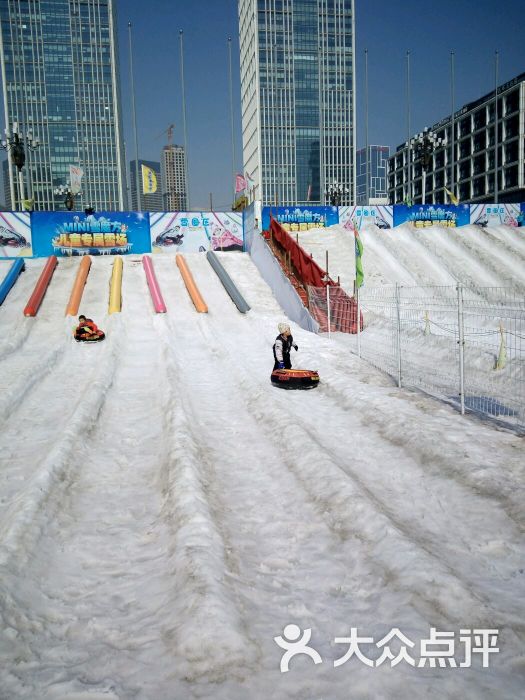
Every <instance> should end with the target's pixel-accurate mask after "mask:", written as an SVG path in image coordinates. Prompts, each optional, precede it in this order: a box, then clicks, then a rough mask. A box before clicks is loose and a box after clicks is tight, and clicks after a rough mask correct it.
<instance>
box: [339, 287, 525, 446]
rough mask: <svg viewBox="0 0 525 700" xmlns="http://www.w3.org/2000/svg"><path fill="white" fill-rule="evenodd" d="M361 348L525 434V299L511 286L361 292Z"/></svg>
mask: <svg viewBox="0 0 525 700" xmlns="http://www.w3.org/2000/svg"><path fill="white" fill-rule="evenodd" d="M358 306H359V310H360V312H362V313H363V316H364V329H363V330H362V331H361V332H360V333H358V334H357V335H356V336H353V339H352V343H353V349H354V351H355V352H356V353H357V354H359V355H360V356H361V357H363V358H364V359H366V360H368V361H369V362H371V363H372V364H374V365H375V366H376V367H378V368H380V369H381V370H384V371H385V372H388V374H390V375H392V376H393V377H394V378H395V379H396V381H397V383H398V385H399V386H407V387H417V388H419V389H422V390H423V391H425V392H427V393H428V394H431V395H433V396H437V397H439V398H441V399H445V400H446V401H448V402H450V403H453V404H454V405H457V407H458V408H459V409H460V410H461V412H462V413H464V412H465V410H467V411H474V412H477V413H480V414H483V415H485V416H490V417H491V418H493V419H497V420H499V421H502V422H504V423H505V424H507V425H510V426H512V427H514V428H517V429H518V430H519V431H520V432H522V431H525V297H524V296H523V295H522V296H519V295H518V294H517V293H516V292H515V291H513V290H511V289H508V288H504V287H477V288H475V289H469V288H466V287H463V286H461V285H458V286H457V287H450V286H449V287H403V286H399V285H396V286H388V287H386V286H385V287H376V288H370V289H368V288H366V287H365V288H362V289H361V290H360V291H359V298H358Z"/></svg>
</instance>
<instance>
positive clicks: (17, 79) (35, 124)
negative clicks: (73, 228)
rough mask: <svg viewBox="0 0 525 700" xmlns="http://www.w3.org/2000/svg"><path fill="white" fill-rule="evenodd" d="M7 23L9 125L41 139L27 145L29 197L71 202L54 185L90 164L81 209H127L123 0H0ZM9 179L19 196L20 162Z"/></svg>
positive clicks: (48, 205) (1, 46)
mask: <svg viewBox="0 0 525 700" xmlns="http://www.w3.org/2000/svg"><path fill="white" fill-rule="evenodd" d="M0 23H1V27H0V56H1V67H2V83H3V99H4V110H5V121H6V124H8V125H10V127H11V128H12V126H13V124H14V123H17V124H18V129H19V130H20V132H22V133H24V134H25V133H26V132H27V131H31V132H32V133H33V135H35V136H38V138H39V140H40V143H41V145H40V147H39V148H37V149H36V150H35V151H32V152H30V151H29V150H28V149H26V165H25V167H24V169H23V173H24V174H25V190H26V196H28V195H29V194H31V193H32V195H33V197H34V200H35V208H37V209H55V208H61V207H63V199H64V197H63V195H54V192H53V191H54V189H55V188H56V187H58V186H60V185H65V184H66V182H67V180H68V179H69V166H70V165H76V166H80V167H81V168H82V169H83V171H84V176H83V180H82V195H81V196H80V197H77V198H76V201H77V207H78V208H84V207H87V206H92V207H94V208H95V209H97V210H104V209H106V210H115V209H122V208H123V206H124V197H125V179H124V158H123V148H122V128H121V112H120V96H119V89H118V58H117V35H116V26H115V24H116V17H115V0H89V2H86V1H85V0H23V1H22V0H0ZM9 181H10V189H11V193H12V200H13V202H14V201H17V202H18V192H17V177H16V170H15V169H14V167H13V166H11V167H10V168H9Z"/></svg>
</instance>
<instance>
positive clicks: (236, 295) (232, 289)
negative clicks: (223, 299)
mask: <svg viewBox="0 0 525 700" xmlns="http://www.w3.org/2000/svg"><path fill="white" fill-rule="evenodd" d="M206 257H207V258H208V262H209V263H210V265H211V266H212V267H213V269H214V271H215V272H216V274H217V277H218V278H219V279H220V281H221V283H222V286H223V287H224V289H225V290H226V291H227V292H228V294H229V295H230V298H231V300H232V301H233V303H234V304H235V306H236V307H237V308H238V309H239V311H240V312H241V314H245V313H246V312H247V311H249V310H250V307H249V305H248V303H247V302H246V299H245V298H244V297H243V296H242V294H241V293H240V292H239V290H238V289H237V287H236V286H235V282H234V281H233V280H232V278H231V277H230V275H229V274H228V273H227V272H226V270H225V269H224V267H223V266H222V265H221V263H220V262H219V259H218V258H217V256H216V255H215V253H214V252H213V251H212V250H209V251H208V252H207V253H206Z"/></svg>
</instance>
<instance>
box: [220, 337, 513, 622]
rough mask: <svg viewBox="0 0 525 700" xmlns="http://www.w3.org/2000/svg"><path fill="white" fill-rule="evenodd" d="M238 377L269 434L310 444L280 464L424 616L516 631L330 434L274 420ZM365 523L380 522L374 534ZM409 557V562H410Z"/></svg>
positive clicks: (246, 382)
mask: <svg viewBox="0 0 525 700" xmlns="http://www.w3.org/2000/svg"><path fill="white" fill-rule="evenodd" d="M207 341H208V343H209V344H210V346H211V345H212V344H213V343H214V339H213V337H212V336H211V335H210V336H209V337H208V338H207ZM215 346H216V343H215ZM216 351H218V352H220V348H219V347H216ZM227 358H228V355H225V359H227ZM240 382H241V384H242V385H243V387H245V389H246V392H245V396H246V402H245V407H246V409H247V410H248V411H249V412H250V413H252V415H254V416H255V417H256V419H257V420H259V421H260V423H261V425H263V426H264V427H265V429H266V430H267V432H268V439H273V440H275V439H276V438H277V440H278V441H282V442H287V441H288V440H290V438H292V439H293V442H294V443H295V444H304V445H305V446H306V445H308V448H307V452H308V457H304V458H303V457H300V458H299V457H296V458H295V459H293V460H291V459H290V458H289V456H287V455H283V461H284V462H285V463H286V466H287V467H288V468H289V469H291V470H292V471H293V472H294V474H295V475H296V476H297V478H298V480H299V481H300V482H301V484H302V486H303V488H304V489H305V490H306V492H307V493H308V494H309V496H310V498H311V499H312V501H313V502H314V503H316V504H317V506H318V507H320V511H321V512H322V513H323V516H324V517H325V518H326V520H327V522H328V524H329V526H330V527H331V528H332V529H333V530H334V532H336V533H338V534H339V535H340V536H341V537H342V538H343V539H346V538H348V537H351V536H352V535H354V534H357V536H358V537H359V538H360V539H362V540H363V541H365V542H367V543H368V545H369V546H370V549H371V550H372V551H373V555H372V556H373V557H375V558H376V560H378V561H379V562H381V565H382V567H383V568H384V569H386V571H387V578H393V579H395V580H397V581H398V584H399V585H400V586H401V587H403V586H404V585H405V580H406V578H407V575H408V576H409V578H410V584H411V585H412V586H413V588H414V590H415V593H416V595H417V596H418V597H419V599H420V604H421V606H422V610H423V612H424V614H426V615H427V616H429V617H430V618H432V616H435V614H436V613H437V614H439V615H440V617H441V618H444V619H445V620H446V621H447V622H450V621H452V620H453V621H458V620H459V621H461V622H463V621H464V620H465V618H466V617H467V619H472V620H480V621H481V622H483V624H487V620H489V621H490V623H491V624H492V621H493V620H494V618H495V617H496V618H498V619H500V620H501V621H504V622H505V624H507V625H508V626H510V627H512V628H513V629H515V630H520V629H521V627H522V626H523V625H522V623H521V622H520V623H517V624H516V623H515V620H514V619H513V617H512V615H510V614H509V615H507V614H506V613H501V612H499V611H497V610H494V609H493V608H492V607H491V604H490V602H489V601H488V600H487V599H486V597H485V596H484V595H482V594H481V593H479V592H474V591H472V589H471V586H472V581H470V580H464V578H463V576H462V575H461V574H460V573H459V572H458V571H457V569H455V568H454V567H453V566H451V565H450V564H449V562H447V561H446V560H445V559H443V558H442V555H441V554H440V551H439V547H436V545H435V543H433V542H432V540H431V539H428V538H425V537H423V536H422V537H419V536H418V537H417V538H415V537H414V533H413V530H412V529H411V528H410V527H409V526H407V524H406V523H405V522H404V520H403V519H402V518H401V519H400V517H399V516H398V514H397V513H395V512H394V511H392V510H391V509H390V508H389V507H388V506H387V504H386V503H385V502H384V501H383V500H382V499H381V498H380V497H379V496H378V495H377V494H376V493H375V492H374V491H372V490H371V489H370V488H369V487H368V486H367V485H366V483H365V481H364V480H363V479H362V478H361V477H360V476H359V475H358V474H357V472H356V471H355V470H354V469H350V468H349V460H348V459H343V461H341V457H340V455H338V454H337V453H336V452H334V448H333V447H332V446H331V445H330V443H329V442H327V439H326V438H324V439H323V438H321V437H320V436H319V435H318V428H317V426H316V424H312V423H311V422H310V425H309V421H308V420H307V419H305V416H304V415H301V418H300V420H301V422H302V423H303V424H304V423H306V425H309V428H308V429H307V428H305V427H303V425H301V424H299V423H298V422H296V421H297V416H290V415H288V414H289V410H287V408H286V407H285V406H283V419H282V421H276V420H275V418H274V417H273V415H272V413H271V412H269V411H268V410H267V408H266V405H265V400H264V397H263V396H262V395H261V393H260V391H257V389H256V388H255V386H254V382H253V380H252V379H251V378H250V377H248V375H247V374H246V372H243V376H242V378H241V379H240ZM327 482H328V483H329V484H330V485H327ZM349 514H351V515H349ZM356 516H357V517H356ZM370 522H375V523H377V525H376V526H375V528H373V531H372V532H371V530H370V527H369V525H368V524H369V523H370ZM407 562H411V564H410V565H409V566H407ZM436 574H437V576H436ZM436 579H437V580H436Z"/></svg>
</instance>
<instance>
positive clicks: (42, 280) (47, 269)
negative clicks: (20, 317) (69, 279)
mask: <svg viewBox="0 0 525 700" xmlns="http://www.w3.org/2000/svg"><path fill="white" fill-rule="evenodd" d="M57 265H58V260H57V256H56V255H52V256H51V257H50V258H48V260H47V262H46V264H45V265H44V269H43V270H42V272H41V273H40V277H39V278H38V282H37V283H36V284H35V288H34V289H33V293H32V294H31V296H30V297H29V301H28V302H27V304H26V307H25V309H24V316H36V315H37V313H38V309H39V308H40V304H41V303H42V299H43V298H44V294H45V293H46V290H47V288H48V287H49V283H50V282H51V277H53V272H54V271H55V267H56V266H57Z"/></svg>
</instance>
